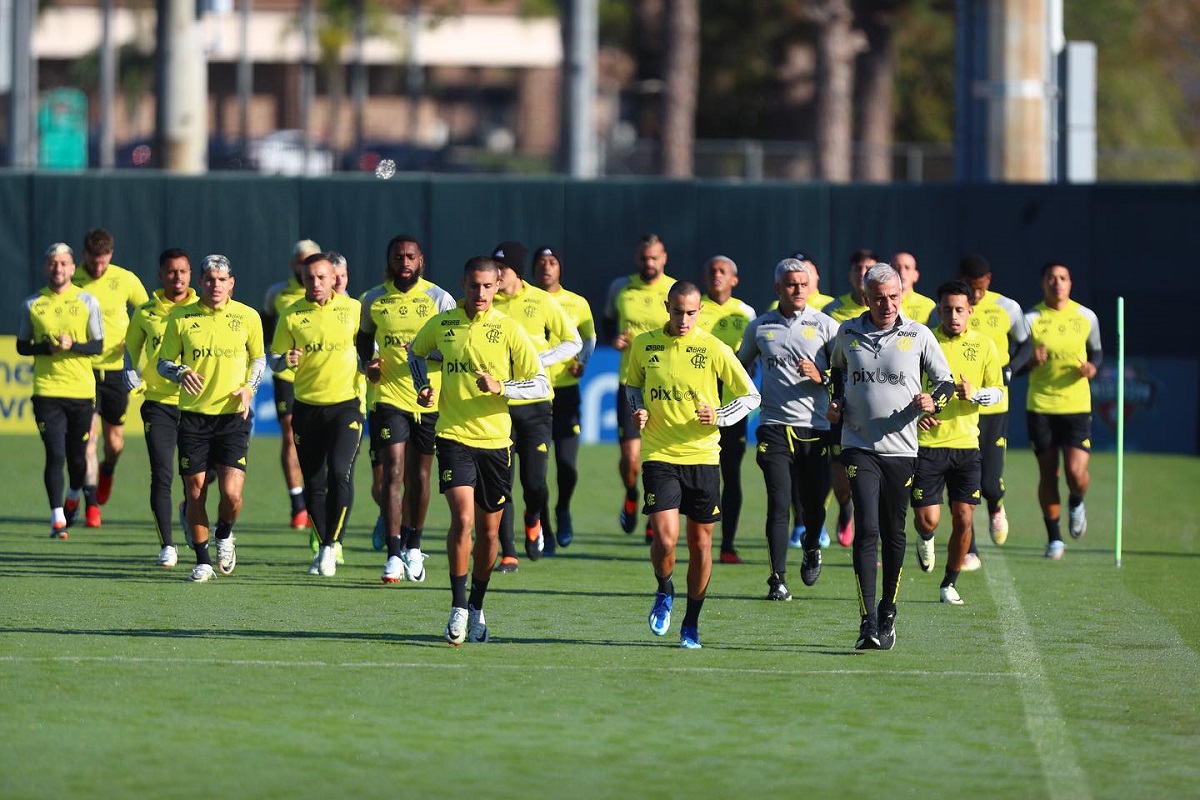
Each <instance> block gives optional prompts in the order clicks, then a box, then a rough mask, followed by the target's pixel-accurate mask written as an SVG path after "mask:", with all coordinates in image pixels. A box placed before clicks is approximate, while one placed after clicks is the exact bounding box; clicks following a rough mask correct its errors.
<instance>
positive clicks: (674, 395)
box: [650, 386, 696, 403]
mask: <svg viewBox="0 0 1200 800" xmlns="http://www.w3.org/2000/svg"><path fill="white" fill-rule="evenodd" d="M650 399H651V400H657V401H659V402H662V403H669V402H676V403H682V402H683V401H684V400H695V399H696V392H695V390H693V389H678V388H676V387H673V386H670V387H663V388H657V387H656V388H653V389H651V390H650Z"/></svg>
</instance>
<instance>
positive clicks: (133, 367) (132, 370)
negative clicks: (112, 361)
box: [124, 311, 146, 392]
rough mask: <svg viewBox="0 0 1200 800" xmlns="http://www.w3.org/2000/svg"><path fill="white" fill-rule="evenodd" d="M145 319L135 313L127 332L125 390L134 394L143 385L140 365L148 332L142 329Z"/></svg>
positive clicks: (137, 312)
mask: <svg viewBox="0 0 1200 800" xmlns="http://www.w3.org/2000/svg"><path fill="white" fill-rule="evenodd" d="M143 320H144V317H143V315H142V314H141V313H139V311H135V312H133V319H132V320H130V322H129V327H128V328H127V329H126V330H125V365H124V372H125V388H126V390H128V391H130V392H132V391H134V390H136V389H137V388H138V387H139V386H141V385H142V373H141V370H140V369H139V368H138V365H139V364H140V363H141V360H142V348H143V347H144V346H145V344H146V330H145V329H144V328H143V327H142V322H143Z"/></svg>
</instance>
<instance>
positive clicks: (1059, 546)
mask: <svg viewBox="0 0 1200 800" xmlns="http://www.w3.org/2000/svg"><path fill="white" fill-rule="evenodd" d="M1066 549H1067V546H1066V545H1065V544H1063V541H1062V540H1061V539H1055V540H1054V541H1053V542H1051V543H1050V544H1048V545H1046V558H1048V559H1050V560H1051V561H1061V560H1062V557H1063V553H1064V552H1065V551H1066Z"/></svg>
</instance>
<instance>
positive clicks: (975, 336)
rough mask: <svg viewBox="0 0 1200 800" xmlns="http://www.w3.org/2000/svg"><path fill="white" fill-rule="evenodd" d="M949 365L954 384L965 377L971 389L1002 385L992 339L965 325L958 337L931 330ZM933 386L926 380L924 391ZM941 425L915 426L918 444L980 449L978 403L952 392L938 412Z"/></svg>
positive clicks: (938, 330)
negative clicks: (926, 427)
mask: <svg viewBox="0 0 1200 800" xmlns="http://www.w3.org/2000/svg"><path fill="white" fill-rule="evenodd" d="M933 336H934V338H935V339H937V342H938V344H939V345H940V346H941V348H942V352H943V353H944V354H945V356H946V362H947V363H948V364H949V365H950V372H951V374H952V375H953V376H954V382H955V383H961V382H962V381H963V379H966V381H967V383H968V384H969V385H970V387H971V391H972V392H974V391H975V390H977V389H998V388H1000V387H1001V386H1003V385H1004V377H1003V376H1002V375H1001V374H1000V357H999V356H998V355H997V354H996V345H995V344H993V343H992V340H991V339H988V338H987V337H986V336H984V335H983V334H980V333H976V332H975V331H973V330H971V329H970V328H968V329H967V330H965V331H963V332H962V333H961V334H959V335H958V336H949V335H947V334H946V332H945V331H943V330H942V327H941V326H940V325H939V326H938V327H936V328H934V329H933ZM932 388H933V385H932V384H931V383H930V382H929V380H928V378H926V380H925V391H930V390H931V389H932ZM937 418H938V420H939V421H940V422H941V425H938V426H937V427H935V428H931V429H930V430H927V431H923V430H920V429H919V428H918V429H917V446H918V447H942V448H950V449H953V450H976V449H978V448H979V406H978V405H977V404H975V403H972V402H971V401H970V400H961V399H959V397H958V395H957V394H955V395H953V396H952V397H951V398H950V401H949V402H948V403H946V407H945V408H943V409H942V410H941V411H940V412H938V415H937Z"/></svg>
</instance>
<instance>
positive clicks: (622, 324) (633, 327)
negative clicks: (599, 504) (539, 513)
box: [604, 233, 675, 544]
mask: <svg viewBox="0 0 1200 800" xmlns="http://www.w3.org/2000/svg"><path fill="white" fill-rule="evenodd" d="M637 264H638V271H637V272H635V273H634V274H632V275H627V276H625V277H622V278H617V279H616V280H615V281H613V282H612V284H611V285H610V286H609V287H608V299H607V301H606V302H605V304H604V324H605V335H606V336H607V338H608V340H609V341H610V342H612V346H613V348H614V349H616V350H617V351H618V352H620V354H621V361H620V364H619V365H618V367H617V375H618V376H619V377H618V381H619V383H618V385H617V438H618V439H619V440H620V444H621V459H620V462H619V464H618V469H619V471H620V473H621V482H622V483H623V484H624V485H625V501H624V503H623V504H622V506H621V515H620V522H621V529H622V530H624V531H625V532H626V533H633V530H634V528H636V527H637V520H638V515H637V509H638V506H637V501H638V473H639V471H640V469H641V467H640V464H641V454H642V433H641V430H640V429H639V428H638V426H637V425H635V424H633V420H632V416H631V415H632V410H631V409H630V408H629V403H628V402H627V400H628V395H627V393H626V391H625V368H626V366H628V364H629V352H628V351H629V345H630V343H632V342H633V337H635V336H637V335H638V334H639V333H645V332H646V331H650V330H654V329H655V328H659V327H661V326H662V325H663V324H665V323H666V321H667V312H666V300H667V292H668V291H670V289H671V284H673V283H675V279H674V278H672V277H670V276H669V275H667V274H666V273H665V272H664V271H663V270H664V269H665V268H666V265H667V248H666V246H665V245H664V244H663V242H662V240H661V239H659V238H658V236H657V235H655V234H653V233H648V234H646V235H645V236H643V237H642V238H641V240H640V241H639V242H638V249H637ZM653 538H654V537H653V534H652V533H651V531H650V528H649V526H647V529H646V543H647V544H649V543H650V542H651V541H652V540H653Z"/></svg>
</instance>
